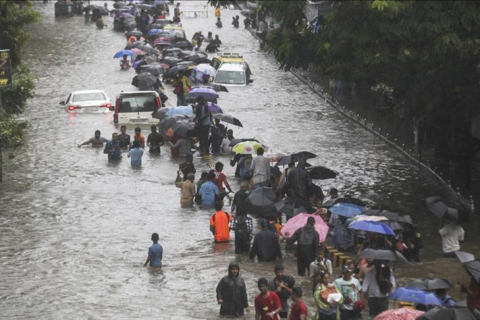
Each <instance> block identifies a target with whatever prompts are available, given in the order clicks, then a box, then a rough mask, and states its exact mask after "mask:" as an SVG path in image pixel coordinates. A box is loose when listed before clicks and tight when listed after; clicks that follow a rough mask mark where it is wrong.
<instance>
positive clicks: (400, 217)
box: [380, 210, 415, 226]
mask: <svg viewBox="0 0 480 320" xmlns="http://www.w3.org/2000/svg"><path fill="white" fill-rule="evenodd" d="M380 215H382V216H384V217H386V218H388V220H390V221H395V222H402V223H407V224H410V225H412V226H413V225H414V224H415V223H414V222H413V220H412V217H410V216H409V215H408V214H400V213H395V212H390V211H387V210H384V211H381V212H380Z"/></svg>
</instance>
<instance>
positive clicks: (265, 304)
mask: <svg viewBox="0 0 480 320" xmlns="http://www.w3.org/2000/svg"><path fill="white" fill-rule="evenodd" d="M258 289H259V290H260V294H259V295H258V296H256V297H255V319H256V320H267V319H273V320H279V319H280V318H279V317H278V313H279V312H280V311H281V310H282V304H281V303H280V299H279V298H278V295H277V294H276V293H275V292H273V291H269V290H268V281H267V279H265V278H260V279H258Z"/></svg>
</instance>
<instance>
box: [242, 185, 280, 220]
mask: <svg viewBox="0 0 480 320" xmlns="http://www.w3.org/2000/svg"><path fill="white" fill-rule="evenodd" d="M277 201H278V199H277V195H276V194H275V191H273V189H272V188H268V187H261V188H258V189H255V190H252V191H251V192H250V194H249V195H248V197H247V199H246V200H245V202H244V204H245V209H246V210H247V212H248V213H249V214H251V215H255V216H260V217H276V216H277V209H275V203H276V202H277Z"/></svg>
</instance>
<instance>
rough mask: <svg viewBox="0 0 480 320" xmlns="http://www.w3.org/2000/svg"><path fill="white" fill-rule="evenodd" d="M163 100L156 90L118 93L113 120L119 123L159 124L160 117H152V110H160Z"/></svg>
mask: <svg viewBox="0 0 480 320" xmlns="http://www.w3.org/2000/svg"><path fill="white" fill-rule="evenodd" d="M161 107H162V102H161V100H160V96H159V94H158V93H157V92H155V91H134V92H122V93H120V94H119V95H117V99H116V101H115V107H111V110H112V111H115V113H114V115H113V121H114V122H115V123H118V124H122V125H127V124H157V123H158V119H154V118H153V117H152V112H154V111H156V110H160V108H161Z"/></svg>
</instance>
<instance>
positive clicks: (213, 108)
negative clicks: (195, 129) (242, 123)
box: [207, 101, 256, 141]
mask: <svg viewBox="0 0 480 320" xmlns="http://www.w3.org/2000/svg"><path fill="white" fill-rule="evenodd" d="M207 104H208V110H210V112H211V113H223V110H222V108H220V106H219V105H218V104H216V103H214V102H210V101H208V102H207ZM255 141H256V140H255Z"/></svg>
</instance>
